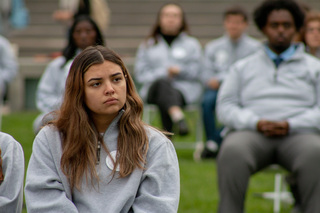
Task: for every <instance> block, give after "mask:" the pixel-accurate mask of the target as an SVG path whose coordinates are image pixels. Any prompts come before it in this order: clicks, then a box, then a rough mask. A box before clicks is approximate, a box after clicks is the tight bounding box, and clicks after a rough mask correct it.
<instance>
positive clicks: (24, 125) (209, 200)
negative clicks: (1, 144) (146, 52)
mask: <svg viewBox="0 0 320 213" xmlns="http://www.w3.org/2000/svg"><path fill="white" fill-rule="evenodd" d="M36 116H37V112H18V113H12V114H10V115H5V116H3V122H2V131H3V132H6V133H9V134H10V135H12V136H13V137H14V138H15V139H16V140H17V141H19V142H20V143H21V145H22V146H23V149H24V153H25V159H26V168H27V164H28V161H29V158H30V155H31V152H32V143H33V139H34V134H33V130H32V122H33V120H34V119H35V117H36ZM188 119H189V124H190V126H191V127H192V126H193V125H194V123H195V122H191V121H190V120H192V119H193V117H191V118H190V117H188ZM158 124H159V121H158V119H157V118H156V121H155V125H158ZM193 138H194V136H193V135H192V134H191V135H190V136H186V137H175V138H174V140H175V141H186V140H188V141H190V140H193ZM192 153H193V150H184V149H178V150H177V154H178V158H179V163H180V177H181V195H180V205H179V213H211V212H216V210H217V206H218V200H219V195H218V187H217V173H216V162H215V160H206V161H202V162H194V160H193V157H192ZM273 184H274V172H260V173H258V174H256V175H254V176H253V177H252V178H251V179H250V185H249V189H248V193H247V199H246V212H247V213H270V212H272V206H273V204H272V201H270V200H265V199H261V198H259V197H256V196H254V194H255V193H258V192H265V191H272V190H273ZM281 210H282V211H281V212H282V213H289V212H290V210H291V207H290V206H289V205H288V204H282V209H281ZM23 212H24V213H25V212H26V210H24V211H23Z"/></svg>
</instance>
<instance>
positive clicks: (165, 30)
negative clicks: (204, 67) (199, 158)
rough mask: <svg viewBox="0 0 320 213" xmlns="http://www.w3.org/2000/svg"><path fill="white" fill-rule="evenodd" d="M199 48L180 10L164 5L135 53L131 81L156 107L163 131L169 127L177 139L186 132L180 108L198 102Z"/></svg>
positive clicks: (199, 92) (186, 128)
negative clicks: (174, 127) (176, 132)
mask: <svg viewBox="0 0 320 213" xmlns="http://www.w3.org/2000/svg"><path fill="white" fill-rule="evenodd" d="M201 55H202V54H201V45H200V43H199V42H198V40H197V39H195V38H193V37H191V36H189V35H188V25H187V22H186V18H185V14H184V12H183V10H182V8H181V7H180V6H178V5H176V4H171V3H170V4H166V5H164V6H163V7H162V8H161V9H160V12H159V14H158V17H157V22H156V24H155V26H154V28H153V31H152V33H151V34H150V36H149V37H148V38H147V40H146V41H144V42H143V43H142V44H141V45H140V47H139V49H138V52H137V56H136V63H135V69H134V72H135V79H136V80H137V82H138V83H139V84H141V85H142V88H141V90H140V95H141V97H142V98H143V99H144V101H146V102H147V103H150V104H155V105H157V106H158V108H159V110H160V113H161V120H162V125H163V128H164V130H166V131H169V132H171V131H172V130H173V124H175V125H176V126H177V128H178V131H179V132H178V133H179V134H180V135H186V134H188V132H189V129H188V126H187V124H186V121H185V118H184V114H183V111H182V108H183V107H184V106H185V105H186V104H190V103H194V102H196V101H198V100H199V97H200V96H201V93H202V86H201V84H200V81H199V77H200V73H199V72H200V66H201Z"/></svg>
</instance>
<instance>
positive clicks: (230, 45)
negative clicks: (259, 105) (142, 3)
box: [194, 5, 261, 160]
mask: <svg viewBox="0 0 320 213" xmlns="http://www.w3.org/2000/svg"><path fill="white" fill-rule="evenodd" d="M248 19H249V18H248V14H247V12H246V11H245V9H244V8H242V7H240V6H237V5H234V6H231V7H229V8H227V9H226V10H225V11H224V14H223V26H224V30H225V34H224V35H223V36H222V37H220V38H217V39H214V40H212V41H210V42H209V43H208V44H206V46H205V53H204V66H203V69H204V72H203V75H202V81H203V84H204V85H205V87H206V89H205V92H204V95H203V100H202V117H203V122H204V127H205V133H206V143H205V146H204V147H198V149H197V150H196V151H195V153H194V157H195V158H196V160H199V159H200V158H212V157H215V156H216V155H217V152H218V148H219V146H220V143H221V140H222V139H221V136H220V131H221V128H218V127H217V126H216V115H215V114H216V110H215V108H216V99H217V94H218V90H219V87H220V85H221V84H222V83H223V80H224V78H225V76H226V75H227V73H228V69H229V67H230V66H231V65H232V64H233V63H235V62H236V61H237V60H239V59H241V58H244V57H246V56H248V55H250V54H252V53H254V52H256V51H257V50H258V49H259V48H260V47H261V43H260V42H259V41H257V40H255V39H253V38H251V37H249V36H248V35H247V33H246V30H247V28H248V22H249V20H248Z"/></svg>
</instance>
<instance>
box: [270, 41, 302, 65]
mask: <svg viewBox="0 0 320 213" xmlns="http://www.w3.org/2000/svg"><path fill="white" fill-rule="evenodd" d="M264 46H265V51H266V53H267V55H268V56H269V58H270V59H271V60H276V59H277V58H279V57H280V58H281V59H282V60H283V61H287V60H289V59H290V58H291V57H292V56H293V55H294V53H295V52H296V49H297V47H298V45H297V44H291V45H290V47H289V48H287V49H286V50H285V51H283V52H282V53H281V54H279V55H278V54H276V53H275V52H273V51H272V50H271V49H270V48H269V46H268V44H267V43H265V45H264Z"/></svg>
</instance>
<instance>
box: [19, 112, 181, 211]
mask: <svg viewBox="0 0 320 213" xmlns="http://www.w3.org/2000/svg"><path fill="white" fill-rule="evenodd" d="M120 116H121V115H119V116H118V117H117V118H116V119H115V120H114V121H113V122H112V124H111V125H110V126H109V128H108V129H107V131H106V132H105V134H104V142H105V144H106V146H107V147H108V149H109V150H110V152H111V154H114V153H115V152H116V150H117V138H118V127H117V122H118V120H119V117H120ZM146 130H147V133H148V137H149V150H148V153H147V159H146V161H147V163H146V165H145V168H146V169H145V170H141V169H135V170H134V172H133V173H132V174H130V175H129V176H128V177H125V178H119V177H118V174H116V175H115V177H114V178H113V179H112V176H111V172H112V168H113V164H112V163H111V161H110V157H108V155H107V153H106V152H105V151H104V150H103V149H101V155H100V163H99V164H98V165H97V167H96V169H97V172H98V175H99V178H100V182H99V184H98V183H97V182H96V181H94V187H92V185H91V180H89V181H88V184H87V183H86V181H85V177H84V179H83V184H82V188H81V191H78V190H76V189H74V190H73V191H71V189H70V186H69V183H68V181H67V178H66V176H65V175H64V174H63V173H62V171H61V168H60V159H61V155H62V152H61V138H60V133H59V132H58V131H57V130H56V128H55V127H53V126H46V127H45V128H43V129H42V130H41V131H40V132H39V134H38V135H37V137H36V138H35V141H34V145H33V153H32V156H31V159H30V162H29V166H28V171H27V178H26V186H25V197H26V204H27V210H28V213H34V212H68V213H73V212H86V213H88V212H92V213H99V212H104V213H108V212H109V213H116V212H123V213H124V212H148V213H150V212H166V213H170V212H177V209H178V204H179V195H180V183H179V182H180V179H179V165H178V159H177V156H176V152H175V149H174V147H173V145H172V143H171V142H170V140H168V139H167V138H166V137H165V136H164V135H163V134H162V133H160V132H159V131H157V130H155V129H153V128H151V127H146Z"/></svg>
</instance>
